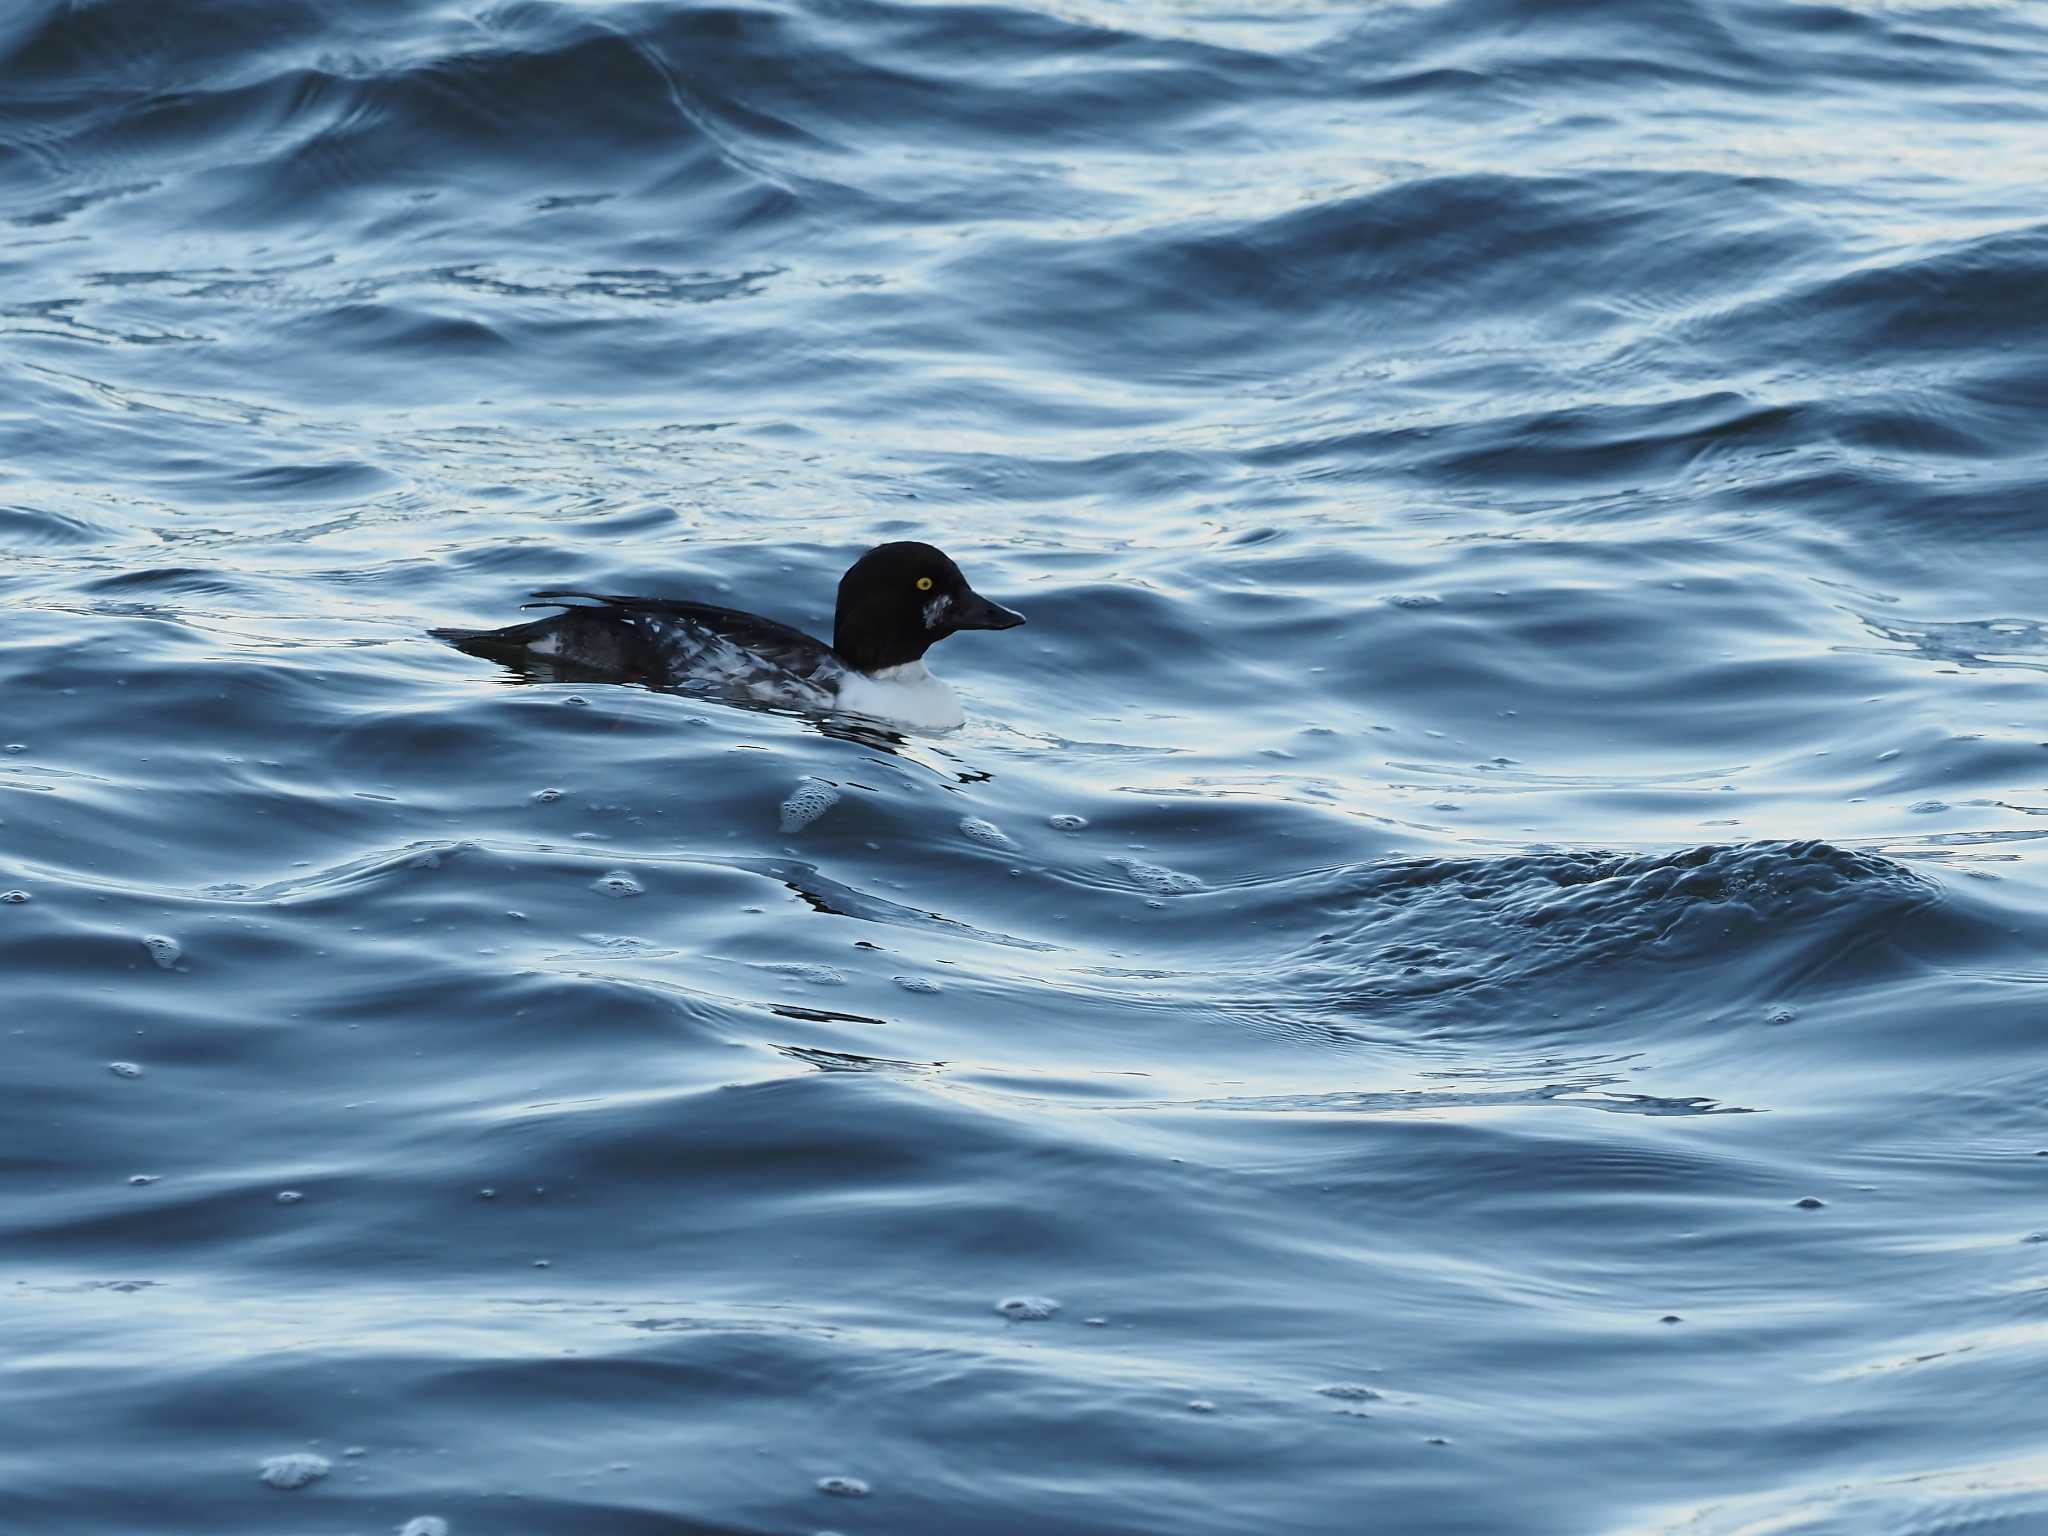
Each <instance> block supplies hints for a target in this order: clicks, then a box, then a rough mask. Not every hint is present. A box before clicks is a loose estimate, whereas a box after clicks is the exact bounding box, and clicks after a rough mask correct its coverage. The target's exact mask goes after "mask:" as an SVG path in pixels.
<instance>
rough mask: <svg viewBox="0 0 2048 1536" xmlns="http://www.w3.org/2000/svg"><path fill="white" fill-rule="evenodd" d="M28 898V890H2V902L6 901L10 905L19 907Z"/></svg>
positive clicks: (0, 895) (0, 892)
mask: <svg viewBox="0 0 2048 1536" xmlns="http://www.w3.org/2000/svg"><path fill="white" fill-rule="evenodd" d="M27 900H28V892H27V891H0V902H4V903H6V904H7V905H8V906H10V907H18V906H20V905H21V904H22V903H23V902H25V901H27Z"/></svg>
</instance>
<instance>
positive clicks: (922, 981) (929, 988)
mask: <svg viewBox="0 0 2048 1536" xmlns="http://www.w3.org/2000/svg"><path fill="white" fill-rule="evenodd" d="M891 980H893V981H894V982H895V983H896V985H897V986H899V987H901V988H902V989H903V990H904V991H906V992H937V991H938V990H939V984H938V983H937V982H936V981H933V980H932V979H931V978H930V977H929V976H896V977H892V978H891Z"/></svg>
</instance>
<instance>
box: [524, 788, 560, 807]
mask: <svg viewBox="0 0 2048 1536" xmlns="http://www.w3.org/2000/svg"><path fill="white" fill-rule="evenodd" d="M528 798H530V799H531V800H532V801H533V803H534V804H535V805H553V804H554V803H555V802H556V801H557V800H559V799H561V798H562V792H561V791H560V790H559V789H554V788H548V789H536V790H535V791H534V792H533V794H532V795H531V796H529V797H528Z"/></svg>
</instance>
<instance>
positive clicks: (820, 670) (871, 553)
mask: <svg viewBox="0 0 2048 1536" xmlns="http://www.w3.org/2000/svg"><path fill="white" fill-rule="evenodd" d="M533 599H534V600H533V602H531V603H529V604H527V605H526V606H528V607H542V606H545V607H552V608H556V609H558V610H559V611H558V612H555V613H552V614H550V615H548V616H547V617H546V618H540V619H531V620H528V621H527V622H525V623H523V624H513V625H509V626H507V627H505V628H503V629H435V630H432V631H430V633H431V634H432V635H433V636H434V637H435V638H436V639H439V640H445V641H447V642H449V643H450V644H452V645H453V646H455V648H456V649H458V650H460V651H462V652H464V653H465V654H467V655H471V656H478V657H483V658H486V659H489V660H493V661H498V662H502V663H506V664H509V665H512V666H514V667H516V668H519V669H520V670H522V671H525V672H528V673H537V674H545V675H552V676H556V677H575V678H577V679H578V680H585V679H587V680H595V681H610V682H622V683H640V684H643V685H645V686H647V687H651V688H660V689H670V690H676V691H683V692H690V693H702V694H709V695H712V696H715V697H722V698H725V699H728V700H730V701H732V702H736V703H741V704H746V705H750V706H754V707H764V708H786V709H791V710H796V711H800V712H803V713H807V714H827V715H839V714H846V715H856V716H861V717H864V718H867V719H872V720H878V721H882V722H885V723H889V724H893V725H902V726H909V727H911V728H912V729H916V730H926V731H947V730H955V729H957V728H959V727H960V726H961V725H963V724H965V723H966V713H965V711H964V710H963V709H962V707H961V704H960V700H959V697H958V696H957V695H956V694H955V693H954V692H953V690H952V689H951V688H950V687H948V686H947V685H946V684H945V682H944V681H942V680H941V679H940V678H938V677H935V676H934V675H933V674H932V673H931V671H930V670H929V669H928V668H927V667H926V666H925V660H924V658H925V653H926V652H927V651H929V650H930V649H931V648H932V647H933V646H934V645H937V644H938V643H939V642H940V641H941V640H944V639H945V638H947V637H948V636H949V635H955V634H958V633H960V631H962V630H968V629H1014V628H1016V627H1017V626H1018V625H1019V624H1022V623H1023V622H1024V615H1023V614H1021V613H1019V612H1017V611H1016V610H1015V609H1014V608H1006V607H1004V606H1003V605H1002V604H1001V603H997V602H992V601H991V600H989V599H988V598H986V597H983V596H982V595H981V594H980V593H979V592H977V591H975V590H974V588H973V587H971V586H969V585H968V583H967V578H966V577H965V576H964V575H962V574H961V571H960V567H959V566H958V565H956V564H954V562H953V560H952V558H951V557H950V556H948V555H947V554H946V553H945V551H943V550H941V549H938V548H936V547H935V546H933V545H930V544H923V543H918V542H916V541H909V540H906V541H900V542H895V543H889V544H877V545H876V546H875V547H874V548H872V549H870V550H868V551H867V552H866V553H864V554H863V555H861V557H860V558H859V559H858V560H856V561H854V562H853V564H852V565H850V566H848V567H847V570H846V574H845V575H843V576H841V577H840V578H839V594H838V602H837V605H836V608H835V611H834V614H833V621H832V643H831V644H830V645H827V644H826V643H825V642H824V641H822V640H819V639H817V638H815V637H814V636H811V635H808V634H805V633H804V632H803V631H802V630H800V629H794V628H792V627H791V626H789V625H787V624H783V623H780V622H778V621H777V620H774V619H770V618H765V617H763V616H762V615H760V614H758V613H748V612H745V611H743V610H740V609H736V608H720V607H715V606H713V605H712V604H710V603H693V602H684V601H679V600H677V599H674V598H665V597H617V596H609V595H603V594H599V593H592V592H577V591H567V590H562V589H549V590H545V591H540V592H535V593H534V594H533Z"/></svg>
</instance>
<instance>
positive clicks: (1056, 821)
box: [1045, 814, 1088, 832]
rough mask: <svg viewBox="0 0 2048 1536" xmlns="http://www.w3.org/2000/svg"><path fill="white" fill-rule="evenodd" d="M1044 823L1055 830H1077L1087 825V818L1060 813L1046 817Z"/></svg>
mask: <svg viewBox="0 0 2048 1536" xmlns="http://www.w3.org/2000/svg"><path fill="white" fill-rule="evenodd" d="M1045 824H1046V825H1047V826H1048V827H1051V828H1052V829H1053V831H1055V832H1078V831H1080V830H1081V829H1082V828H1083V827H1085V826H1087V825H1088V818H1087V817H1086V816H1072V815H1065V814H1062V815H1059V816H1048V817H1046V818H1045Z"/></svg>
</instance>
